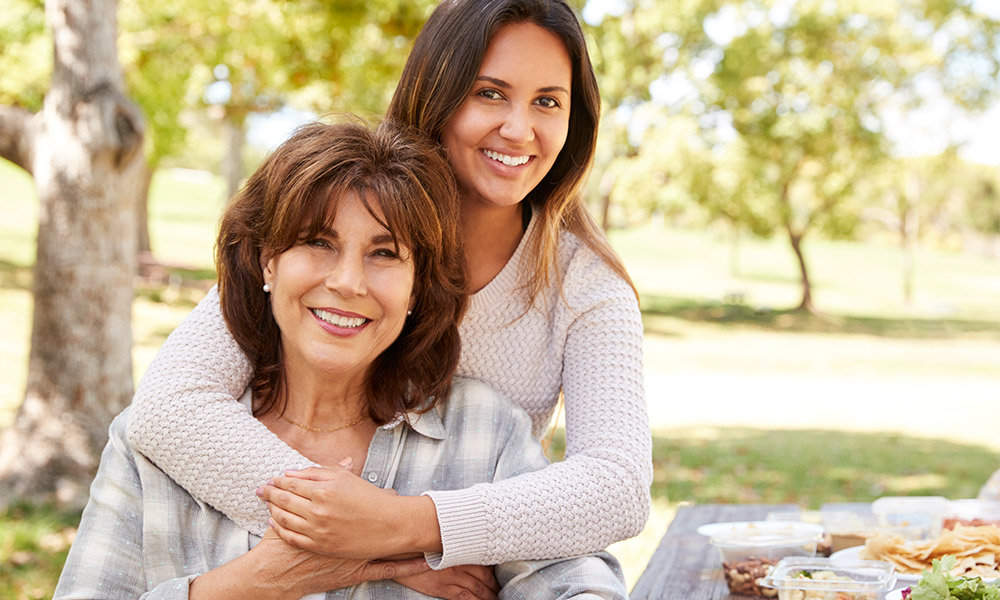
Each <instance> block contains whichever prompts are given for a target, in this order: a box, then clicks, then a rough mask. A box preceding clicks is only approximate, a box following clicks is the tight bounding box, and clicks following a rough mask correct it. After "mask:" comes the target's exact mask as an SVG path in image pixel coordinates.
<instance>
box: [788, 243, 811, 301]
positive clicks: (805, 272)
mask: <svg viewBox="0 0 1000 600" xmlns="http://www.w3.org/2000/svg"><path fill="white" fill-rule="evenodd" d="M786 230H787V231H788V241H789V242H791V244H792V251H793V252H795V258H796V259H797V260H798V261H799V274H800V275H801V280H802V302H800V303H799V306H798V310H805V311H808V312H811V313H815V312H816V308H815V306H813V301H812V283H811V282H810V281H809V268H808V267H807V266H806V257H805V254H803V253H802V233H799V232H796V231H794V230H793V229H792V228H791V227H790V226H788V227H786Z"/></svg>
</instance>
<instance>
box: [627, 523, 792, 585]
mask: <svg viewBox="0 0 1000 600" xmlns="http://www.w3.org/2000/svg"><path fill="white" fill-rule="evenodd" d="M797 509H798V507H797V506H795V505H794V504H690V505H682V506H680V507H679V508H678V509H677V515H676V516H675V517H674V520H673V521H672V522H671V523H670V526H669V527H668V528H667V533H666V534H665V535H664V536H663V539H662V540H661V541H660V545H659V547H658V548H657V549H656V552H655V553H654V554H653V557H652V558H650V560H649V565H648V566H647V567H646V570H645V571H644V572H643V574H642V575H641V576H640V577H639V581H637V582H636V584H635V587H634V588H632V592H631V594H630V595H629V596H630V598H632V600H719V599H722V598H729V599H730V600H745V599H748V598H752V597H751V596H739V595H735V594H730V593H729V588H728V587H727V586H726V581H725V578H724V577H723V575H722V561H721V559H720V558H719V553H718V551H717V550H716V549H715V548H713V547H711V546H710V545H709V543H708V538H706V537H705V536H703V535H701V534H699V533H698V532H697V529H698V527H699V526H701V525H704V524H706V523H720V522H725V521H754V520H760V519H763V518H764V517H766V516H767V513H769V512H772V511H780V510H784V511H788V510H797ZM754 600H759V599H754Z"/></svg>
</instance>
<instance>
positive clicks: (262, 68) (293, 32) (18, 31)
mask: <svg viewBox="0 0 1000 600" xmlns="http://www.w3.org/2000/svg"><path fill="white" fill-rule="evenodd" d="M432 5H433V2H432V0H419V1H413V0H370V1H361V0H349V1H342V2H334V3H328V2H314V1H307V2H282V1H280V0H255V1H254V2H236V1H234V0H223V1H219V2H208V1H206V0H176V1H174V2H160V3H151V2H148V1H144V0H124V1H123V2H122V3H121V6H120V9H119V22H120V24H121V32H122V35H121V38H120V42H119V47H120V51H121V60H122V64H123V66H124V69H125V73H126V80H127V84H128V89H129V91H130V93H131V95H132V97H134V98H135V100H136V101H137V102H138V103H139V105H140V106H141V107H142V108H143V111H144V113H145V115H146V117H147V119H148V127H149V128H148V132H147V134H148V135H147V138H146V144H145V146H146V147H145V155H146V168H145V170H144V173H143V178H142V182H143V185H142V186H141V187H140V189H139V194H138V196H139V197H138V200H137V202H136V205H137V207H138V210H139V218H138V227H139V232H138V235H139V246H138V251H139V252H140V258H141V262H143V263H145V262H147V261H149V260H151V256H149V251H150V242H149V233H148V225H147V216H146V211H147V204H148V191H149V184H150V182H151V180H152V175H153V173H154V171H155V170H156V169H157V168H158V167H159V165H160V164H161V162H162V161H163V160H164V159H165V158H168V157H171V156H176V155H177V154H179V153H180V152H182V151H183V150H184V148H185V143H186V127H185V125H184V124H182V123H181V117H182V115H183V114H184V113H185V111H192V110H196V111H204V110H206V109H208V110H209V111H210V112H211V113H212V114H213V115H214V116H215V117H216V121H215V122H216V123H218V124H219V125H220V126H221V131H222V133H223V136H224V137H225V139H226V143H225V148H226V149H227V151H226V153H225V157H224V160H223V161H222V163H221V170H222V172H223V174H224V175H225V177H226V180H227V185H228V188H227V194H228V195H230V196H231V195H232V194H233V193H234V192H235V191H236V189H237V187H238V186H239V183H240V181H241V179H242V171H243V161H242V160H241V157H242V151H243V145H244V140H245V136H246V123H247V118H248V117H249V115H251V114H254V113H266V112H271V111H274V110H276V109H278V108H280V107H282V106H285V105H288V104H290V105H292V106H295V107H298V108H300V109H303V110H308V111H312V112H317V113H325V112H331V111H347V110H350V111H353V112H363V113H364V112H367V113H374V114H381V113H382V112H383V111H384V108H385V106H387V105H388V100H389V98H390V96H391V94H392V90H393V89H394V88H395V82H396V79H397V78H398V73H399V72H400V71H401V70H402V64H403V60H405V57H406V52H405V50H406V48H407V47H408V45H409V42H410V40H411V39H412V38H413V37H414V36H415V35H416V32H417V31H419V28H420V26H421V25H422V23H423V21H424V19H425V18H426V15H427V14H428V11H429V10H430V8H431V6H432ZM11 8H12V9H13V10H10V11H8V12H6V13H5V14H4V15H2V16H0V44H2V46H0V48H2V49H3V52H2V53H0V90H2V91H0V101H4V102H7V103H11V104H18V105H21V106H25V107H27V108H31V107H33V106H34V107H37V106H38V105H39V104H40V102H41V98H42V96H43V94H44V91H45V89H46V88H47V85H48V78H47V73H48V70H49V69H50V68H51V67H50V66H48V67H46V63H44V62H43V60H40V59H44V58H45V57H46V56H47V55H48V56H51V54H50V53H48V54H47V52H46V49H47V48H49V46H50V45H51V38H50V37H49V36H48V34H47V32H45V31H44V27H43V17H42V12H43V11H42V4H41V2H39V1H38V0H11ZM49 62H51V60H50V61H49Z"/></svg>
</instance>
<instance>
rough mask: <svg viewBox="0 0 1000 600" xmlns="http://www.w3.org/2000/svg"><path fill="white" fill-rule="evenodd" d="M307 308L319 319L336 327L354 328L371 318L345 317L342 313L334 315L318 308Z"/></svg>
mask: <svg viewBox="0 0 1000 600" xmlns="http://www.w3.org/2000/svg"><path fill="white" fill-rule="evenodd" d="M309 310H311V311H312V314H314V315H316V316H317V317H319V318H320V319H321V320H323V321H326V322H327V323H329V324H331V325H334V326H336V327H343V328H345V329H356V328H358V327H361V326H362V325H364V324H365V323H367V322H369V321H371V319H365V318H364V317H345V316H343V315H335V314H333V313H332V312H327V311H325V310H322V309H320V308H311V309H309Z"/></svg>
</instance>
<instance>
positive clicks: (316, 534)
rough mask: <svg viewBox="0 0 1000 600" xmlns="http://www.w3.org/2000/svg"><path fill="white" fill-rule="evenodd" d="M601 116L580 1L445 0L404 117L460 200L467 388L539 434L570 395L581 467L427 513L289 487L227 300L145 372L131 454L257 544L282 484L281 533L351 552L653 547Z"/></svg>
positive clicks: (566, 465)
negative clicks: (601, 154) (598, 209)
mask: <svg viewBox="0 0 1000 600" xmlns="http://www.w3.org/2000/svg"><path fill="white" fill-rule="evenodd" d="M599 107H600V98H599V95H598V90H597V85H596V79H595V77H594V72H593V69H592V67H591V64H590V59H589V56H588V54H587V49H586V44H585V40H584V36H583V33H582V30H581V28H580V24H579V22H578V20H577V19H576V17H575V15H574V14H573V12H572V11H571V9H570V8H569V7H568V6H567V5H566V4H565V2H563V1H562V0H446V1H444V2H442V4H441V5H439V6H438V7H437V9H435V11H434V12H433V14H432V15H431V16H430V18H429V19H428V22H427V24H426V25H425V27H424V28H423V30H422V31H421V33H420V34H419V35H418V37H417V39H416V42H415V45H414V48H413V50H412V52H411V54H410V57H409V59H408V61H407V64H406V67H405V69H404V72H403V75H402V79H401V81H400V83H399V86H398V88H397V90H396V93H395V96H394V97H393V100H392V104H391V106H390V109H389V112H388V117H389V119H391V120H394V121H396V122H398V123H403V124H406V125H409V126H413V127H415V128H417V129H419V130H420V131H422V132H424V133H426V134H428V135H429V136H431V137H432V138H434V139H436V140H439V141H440V142H441V143H442V144H443V145H444V147H445V149H446V151H447V154H448V157H449V162H450V163H451V166H452V168H453V170H454V173H455V177H456V180H457V182H458V185H459V193H460V195H461V222H462V230H463V237H464V241H465V256H466V262H467V268H468V274H469V281H470V288H471V290H470V291H471V292H472V295H471V297H470V299H469V309H468V311H467V313H466V314H465V316H464V318H463V320H462V321H461V324H460V327H459V331H460V334H461V339H462V356H461V360H460V362H459V365H458V371H457V374H459V375H461V376H465V377H468V378H472V379H476V380H479V381H482V382H485V383H487V384H489V385H490V386H492V387H494V388H495V389H497V390H499V391H500V392H501V393H502V394H503V395H504V396H506V397H507V398H508V399H510V400H512V401H513V402H514V403H516V404H517V405H519V406H520V407H521V408H523V409H524V410H525V411H526V412H527V413H528V415H529V416H530V417H531V420H532V425H533V431H534V434H535V435H536V436H541V435H542V434H543V433H544V431H545V429H546V427H548V425H549V422H550V420H551V417H552V415H553V413H554V412H555V410H556V407H557V404H558V401H559V397H560V394H561V395H562V397H563V398H564V403H565V410H566V444H567V445H566V460H565V461H563V462H559V463H556V464H553V465H551V466H548V467H546V468H544V469H542V470H541V471H538V472H533V473H526V474H522V475H519V476H517V477H513V478H511V479H508V480H505V481H501V482H496V483H491V484H484V485H475V486H471V487H468V488H467V489H458V490H448V491H444V490H433V489H432V490H428V491H427V492H426V493H425V494H424V495H422V496H416V497H407V496H400V497H389V496H387V495H386V494H384V493H382V492H381V491H380V490H378V489H377V488H375V487H374V486H370V485H368V484H367V483H366V482H368V481H372V479H371V477H370V476H369V475H368V474H367V473H362V477H361V478H356V477H354V478H351V477H349V473H346V471H345V470H344V469H341V468H339V467H337V466H333V467H331V468H328V469H319V468H312V469H308V470H306V471H305V472H299V473H292V474H289V475H286V476H281V477H276V475H279V474H280V473H282V471H284V470H287V469H297V468H303V467H308V466H309V465H311V464H312V463H311V461H309V460H308V459H306V458H304V457H302V456H301V455H300V454H299V453H297V452H295V451H294V450H293V449H291V448H289V447H288V446H287V445H286V444H284V443H282V441H281V440H280V439H279V438H277V437H267V436H261V435H257V434H256V433H254V429H253V427H254V422H253V419H252V418H251V417H249V416H248V415H245V414H243V413H242V410H241V408H240V406H239V404H238V403H237V402H235V398H237V397H238V396H239V395H240V394H241V393H242V390H243V389H244V388H245V386H246V383H247V382H248V381H249V380H250V377H251V374H252V370H253V369H252V365H251V364H250V362H249V361H248V360H247V359H246V357H244V356H243V354H242V351H241V349H240V346H239V345H238V344H237V343H236V342H235V341H234V340H233V339H232V336H231V335H230V334H229V332H228V331H227V329H226V326H225V323H224V321H223V319H222V316H221V313H220V310H219V301H218V296H217V295H216V294H215V293H214V292H213V293H210V294H209V295H208V296H207V297H206V298H205V300H203V301H202V303H201V304H199V306H198V307H197V308H196V309H195V310H194V312H193V313H192V314H191V316H189V317H188V318H187V319H186V320H185V321H184V322H183V323H182V324H181V325H180V326H179V327H178V329H177V330H176V331H175V332H174V333H173V334H172V335H171V336H170V338H169V339H168V340H167V342H166V343H165V344H164V346H163V348H162V349H161V350H160V352H159V354H158V355H157V357H156V359H155V360H154V361H153V363H152V364H151V365H150V367H149V368H148V370H147V371H146V374H145V375H144V377H143V380H142V381H141V382H140V385H139V389H138V391H137V393H136V399H135V401H134V403H133V407H132V412H131V416H130V422H129V440H130V442H131V443H132V444H133V446H134V447H135V448H137V449H138V450H139V451H141V452H142V453H143V454H145V455H146V456H148V457H150V458H151V459H152V460H153V461H154V462H155V463H156V464H157V465H158V466H159V467H160V468H162V469H163V470H164V471H166V472H167V473H168V474H169V475H171V476H172V477H175V478H176V479H177V481H178V482H180V483H181V484H182V485H183V486H184V487H185V488H186V489H187V490H189V491H190V492H191V493H192V495H194V496H195V497H196V498H198V499H200V500H203V501H206V502H208V503H210V504H211V505H212V506H215V507H216V508H218V509H219V510H220V511H222V512H223V513H225V514H226V515H228V516H230V517H231V518H232V519H233V520H234V521H235V522H236V523H238V524H240V525H241V526H244V527H247V528H249V529H250V530H252V531H255V532H258V533H260V532H263V531H264V529H265V527H266V522H267V519H268V513H267V510H266V506H265V504H264V503H261V502H260V501H259V500H258V498H257V497H256V496H255V495H254V493H255V491H256V490H257V488H258V487H259V486H262V485H263V484H264V483H265V482H267V481H268V480H269V479H271V480H273V481H272V483H273V484H274V485H273V486H271V485H269V486H264V488H263V490H262V491H261V494H262V495H263V498H264V499H265V500H267V501H268V502H269V507H270V509H271V511H272V514H273V515H274V518H275V521H274V523H275V525H276V528H277V530H278V532H279V533H280V534H281V535H282V536H283V537H284V538H285V539H287V540H289V541H292V542H293V543H295V544H298V545H300V546H301V547H303V548H306V549H313V550H319V551H323V552H327V553H332V554H338V555H341V556H354V557H379V556H390V555H394V554H397V553H400V552H407V551H422V552H425V553H426V556H427V558H428V561H429V562H430V563H431V565H432V566H433V567H435V568H443V567H447V566H451V565H459V564H481V565H489V564H496V563H500V562H504V561H509V560H519V559H541V558H551V557H563V556H571V555H576V554H582V553H586V552H591V551H595V550H598V549H601V548H604V547H606V546H607V545H608V544H610V543H612V542H615V541H618V540H621V539H625V538H627V537H630V536H633V535H635V534H637V533H638V532H639V531H641V529H642V527H643V525H644V524H645V521H646V518H647V516H648V511H649V485H650V483H651V480H652V466H651V460H650V433H649V427H648V421H647V418H646V409H645V401H644V397H643V382H642V323H641V320H640V314H639V308H638V303H637V301H636V295H635V292H634V289H633V288H632V286H631V283H630V281H629V279H628V276H627V274H626V273H625V269H624V268H623V266H622V264H621V262H620V261H619V260H618V259H617V258H616V256H615V254H614V252H613V251H612V250H611V248H610V246H609V245H608V243H607V241H606V239H605V238H604V236H603V234H602V233H601V232H600V230H599V228H598V227H596V226H595V224H594V222H593V220H592V219H591V218H590V216H589V215H588V213H587V210H586V207H585V206H584V205H583V204H582V200H581V197H580V190H581V187H582V185H583V182H584V179H585V176H586V174H587V172H588V170H589V168H590V166H591V163H592V160H593V155H594V148H595V143H596V135H597V125H598V119H599V112H600V111H599ZM414 310H415V311H418V310H420V307H419V306H417V307H415V308H414ZM440 317H441V318H446V317H445V316H440ZM178 373H184V374H185V375H184V376H183V377H178ZM209 448H210V449H211V451H210V452H206V451H205V450H206V449H209ZM344 490H349V491H350V493H341V492H343V491H344Z"/></svg>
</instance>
